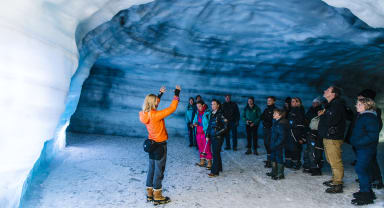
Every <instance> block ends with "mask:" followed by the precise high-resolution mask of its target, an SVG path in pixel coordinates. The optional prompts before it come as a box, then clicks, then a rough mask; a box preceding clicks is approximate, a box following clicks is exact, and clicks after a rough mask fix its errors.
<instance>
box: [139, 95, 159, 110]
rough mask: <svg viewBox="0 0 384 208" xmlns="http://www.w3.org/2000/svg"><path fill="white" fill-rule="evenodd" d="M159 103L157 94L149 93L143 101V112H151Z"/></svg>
mask: <svg viewBox="0 0 384 208" xmlns="http://www.w3.org/2000/svg"><path fill="white" fill-rule="evenodd" d="M156 105H157V96H156V95H154V94H149V95H147V96H146V97H145V99H144V103H143V108H142V110H143V112H150V111H151V110H153V109H156Z"/></svg>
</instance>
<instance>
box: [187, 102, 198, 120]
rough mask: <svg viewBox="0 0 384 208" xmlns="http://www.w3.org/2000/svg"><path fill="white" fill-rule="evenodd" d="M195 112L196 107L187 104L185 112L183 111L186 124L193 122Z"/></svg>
mask: <svg viewBox="0 0 384 208" xmlns="http://www.w3.org/2000/svg"><path fill="white" fill-rule="evenodd" d="M196 112H197V109H196V105H191V104H189V103H188V106H187V110H186V111H185V122H186V123H187V124H190V123H192V122H193V119H194V118H195V114H196Z"/></svg>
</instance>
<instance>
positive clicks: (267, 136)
mask: <svg viewBox="0 0 384 208" xmlns="http://www.w3.org/2000/svg"><path fill="white" fill-rule="evenodd" d="M275 102H276V98H275V97H274V96H269V97H267V108H265V110H264V111H263V114H261V121H262V123H263V134H264V146H265V150H266V151H267V160H266V161H265V166H264V167H265V168H271V167H272V163H271V150H270V144H271V134H272V130H271V128H272V120H273V110H275V109H276V107H275Z"/></svg>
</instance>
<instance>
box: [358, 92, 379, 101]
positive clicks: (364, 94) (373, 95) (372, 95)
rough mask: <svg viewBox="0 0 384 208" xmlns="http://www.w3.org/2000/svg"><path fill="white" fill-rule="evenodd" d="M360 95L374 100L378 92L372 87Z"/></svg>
mask: <svg viewBox="0 0 384 208" xmlns="http://www.w3.org/2000/svg"><path fill="white" fill-rule="evenodd" d="M358 96H363V97H365V98H371V99H372V100H374V99H375V97H376V92H375V91H374V90H371V89H365V90H363V91H361V92H360V93H359V94H358Z"/></svg>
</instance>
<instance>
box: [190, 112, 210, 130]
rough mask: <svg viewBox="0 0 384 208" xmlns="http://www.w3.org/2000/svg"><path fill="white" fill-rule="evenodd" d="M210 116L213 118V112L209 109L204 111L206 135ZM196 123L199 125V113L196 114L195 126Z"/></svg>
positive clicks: (203, 121)
mask: <svg viewBox="0 0 384 208" xmlns="http://www.w3.org/2000/svg"><path fill="white" fill-rule="evenodd" d="M210 116H211V112H210V111H209V109H206V110H205V111H204V114H203V118H202V123H203V130H204V133H205V134H207V129H208V124H209V119H210ZM196 123H198V113H196V115H195V118H194V119H193V124H196Z"/></svg>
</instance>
